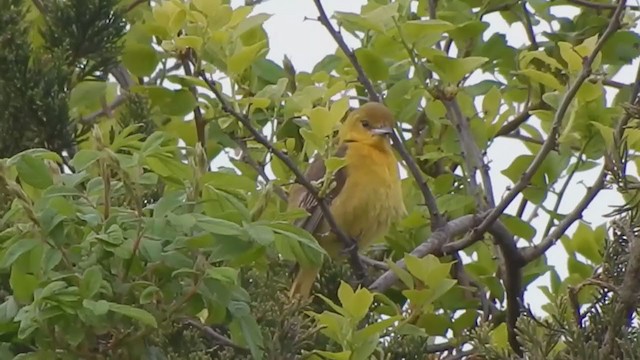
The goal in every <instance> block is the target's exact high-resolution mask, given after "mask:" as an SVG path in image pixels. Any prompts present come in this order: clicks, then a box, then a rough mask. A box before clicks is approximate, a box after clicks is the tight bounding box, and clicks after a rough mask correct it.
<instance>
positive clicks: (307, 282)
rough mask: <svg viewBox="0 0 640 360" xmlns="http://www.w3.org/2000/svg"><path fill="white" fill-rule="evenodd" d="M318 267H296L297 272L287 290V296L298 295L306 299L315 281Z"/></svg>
mask: <svg viewBox="0 0 640 360" xmlns="http://www.w3.org/2000/svg"><path fill="white" fill-rule="evenodd" d="M319 272H320V269H319V268H317V267H303V266H299V267H298V273H297V274H296V277H295V279H294V280H293V284H291V289H290V290H289V297H294V296H299V297H301V298H302V299H307V298H309V296H310V295H311V288H312V287H313V284H314V283H315V281H316V277H317V276H318V273H319Z"/></svg>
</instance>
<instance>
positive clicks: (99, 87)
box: [69, 81, 109, 110]
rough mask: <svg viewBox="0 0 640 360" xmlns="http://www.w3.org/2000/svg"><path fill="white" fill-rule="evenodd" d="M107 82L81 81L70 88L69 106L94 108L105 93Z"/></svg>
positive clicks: (73, 107)
mask: <svg viewBox="0 0 640 360" xmlns="http://www.w3.org/2000/svg"><path fill="white" fill-rule="evenodd" d="M108 88H109V85H108V83H106V82H104V81H82V82H80V83H78V84H77V85H76V86H74V87H73V89H71V94H70V96H69V108H71V109H75V108H81V109H91V110H93V109H95V108H96V107H99V106H100V101H101V99H102V98H103V97H104V96H105V95H106V94H107V89H108Z"/></svg>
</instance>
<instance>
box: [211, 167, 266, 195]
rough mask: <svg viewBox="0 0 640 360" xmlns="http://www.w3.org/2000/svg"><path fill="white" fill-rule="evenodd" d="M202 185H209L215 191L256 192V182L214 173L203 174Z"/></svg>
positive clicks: (243, 177)
mask: <svg viewBox="0 0 640 360" xmlns="http://www.w3.org/2000/svg"><path fill="white" fill-rule="evenodd" d="M200 179H201V181H202V183H203V184H209V185H211V186H213V187H214V188H216V189H223V190H242V191H246V192H254V191H256V182H255V181H254V180H252V179H250V178H248V177H247V176H243V175H239V174H235V173H229V172H222V171H215V172H208V173H206V174H204V175H203V176H202V177H201V178H200Z"/></svg>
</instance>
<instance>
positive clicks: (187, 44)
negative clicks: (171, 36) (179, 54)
mask: <svg viewBox="0 0 640 360" xmlns="http://www.w3.org/2000/svg"><path fill="white" fill-rule="evenodd" d="M203 41H204V40H202V38H201V37H199V36H191V35H183V36H180V37H179V38H177V39H176V40H175V42H176V46H177V47H178V49H186V48H192V49H193V50H195V51H196V52H200V49H201V48H202V43H203Z"/></svg>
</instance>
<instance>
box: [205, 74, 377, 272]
mask: <svg viewBox="0 0 640 360" xmlns="http://www.w3.org/2000/svg"><path fill="white" fill-rule="evenodd" d="M200 77H201V78H202V80H204V81H205V82H206V83H207V86H208V87H209V89H210V90H211V92H213V94H214V95H215V97H216V98H217V99H218V101H220V104H221V106H222V110H223V111H224V112H226V113H227V114H229V115H231V116H233V117H234V118H236V119H237V120H238V121H239V122H240V123H241V124H242V125H243V126H244V127H245V128H246V129H247V130H249V132H250V133H251V135H252V136H253V137H254V139H255V140H256V141H257V142H258V143H260V144H261V145H262V146H264V147H265V148H267V149H269V151H271V153H272V154H273V155H274V156H276V157H277V158H278V159H280V161H282V162H283V163H284V164H285V166H286V167H287V168H289V170H291V172H292V173H293V174H294V176H295V178H296V181H297V182H298V183H299V184H300V185H302V186H304V188H305V189H306V190H307V191H308V192H309V194H311V196H313V198H314V199H315V200H316V201H317V202H318V206H320V209H321V210H322V213H323V215H324V218H325V219H326V221H327V223H328V224H329V226H330V227H331V230H332V231H333V232H334V233H335V234H336V236H337V237H338V239H339V240H340V241H341V242H342V244H343V245H344V247H345V250H346V251H347V252H348V254H349V260H350V263H351V266H352V267H353V271H354V273H355V274H356V277H358V280H359V281H362V280H363V279H364V277H365V272H364V267H363V265H362V262H361V261H360V257H359V255H358V245H357V243H356V242H355V241H354V240H353V239H351V238H350V237H349V236H348V235H347V234H346V233H345V232H344V231H343V230H342V229H341V228H340V227H339V226H338V223H337V222H336V220H335V218H334V217H333V215H332V214H331V210H330V208H329V205H328V204H327V202H326V199H324V198H323V197H321V196H320V194H319V193H318V190H317V189H316V188H315V187H314V186H313V185H312V184H311V183H310V182H309V180H307V178H306V177H305V176H304V174H303V173H302V172H301V171H300V169H298V167H297V166H296V164H295V163H294V162H293V160H291V158H290V157H289V156H287V155H286V154H285V153H283V152H282V151H280V150H279V149H277V148H276V147H274V146H273V144H272V143H271V142H270V141H269V140H268V139H267V138H266V137H265V136H264V135H263V134H262V133H260V131H258V130H257V129H256V128H255V127H253V125H252V124H251V120H250V119H249V117H247V115H246V114H243V113H240V112H238V111H236V110H235V109H234V108H233V106H231V104H230V103H229V101H227V100H226V99H225V98H224V96H223V95H222V93H221V92H220V90H218V88H217V87H216V84H215V83H214V82H213V80H210V79H209V78H207V77H206V76H205V74H204V72H201V74H200Z"/></svg>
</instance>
